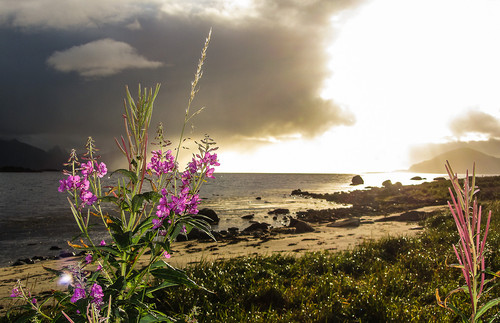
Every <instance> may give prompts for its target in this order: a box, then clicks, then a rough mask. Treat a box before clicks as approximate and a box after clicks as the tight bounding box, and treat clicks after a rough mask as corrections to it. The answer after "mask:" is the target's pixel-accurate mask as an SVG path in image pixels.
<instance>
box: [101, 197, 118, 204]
mask: <svg viewBox="0 0 500 323" xmlns="http://www.w3.org/2000/svg"><path fill="white" fill-rule="evenodd" d="M99 200H100V201H101V202H111V203H115V204H118V197H116V196H113V195H107V196H101V197H100V198H99Z"/></svg>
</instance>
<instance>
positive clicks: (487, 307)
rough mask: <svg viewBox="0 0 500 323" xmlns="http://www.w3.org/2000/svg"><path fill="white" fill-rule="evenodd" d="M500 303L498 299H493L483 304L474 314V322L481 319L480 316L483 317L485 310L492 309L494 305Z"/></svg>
mask: <svg viewBox="0 0 500 323" xmlns="http://www.w3.org/2000/svg"><path fill="white" fill-rule="evenodd" d="M499 303H500V297H499V298H495V299H492V300H491V301H489V302H488V303H486V304H484V305H483V306H482V307H481V308H480V309H479V311H477V312H476V316H474V320H477V319H479V318H480V317H481V315H483V314H484V313H486V311H487V310H489V309H490V308H492V307H493V306H495V305H498V304H499Z"/></svg>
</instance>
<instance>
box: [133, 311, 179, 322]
mask: <svg viewBox="0 0 500 323" xmlns="http://www.w3.org/2000/svg"><path fill="white" fill-rule="evenodd" d="M152 322H173V321H172V320H171V319H170V318H169V317H168V316H165V314H160V313H158V315H153V314H147V315H146V316H143V317H141V319H140V320H139V323H152Z"/></svg>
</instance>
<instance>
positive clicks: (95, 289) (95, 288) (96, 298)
mask: <svg viewBox="0 0 500 323" xmlns="http://www.w3.org/2000/svg"><path fill="white" fill-rule="evenodd" d="M90 297H92V298H93V300H92V302H93V303H95V304H98V305H99V304H102V298H103V297H104V293H103V292H102V287H101V286H100V285H99V284H97V283H95V284H94V285H92V288H91V289H90Z"/></svg>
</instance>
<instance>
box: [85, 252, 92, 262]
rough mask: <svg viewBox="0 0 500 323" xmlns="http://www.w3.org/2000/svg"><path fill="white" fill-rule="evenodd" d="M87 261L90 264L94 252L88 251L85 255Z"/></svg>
mask: <svg viewBox="0 0 500 323" xmlns="http://www.w3.org/2000/svg"><path fill="white" fill-rule="evenodd" d="M85 261H86V262H87V264H90V263H91V262H92V254H91V253H88V254H87V255H86V256H85Z"/></svg>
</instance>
